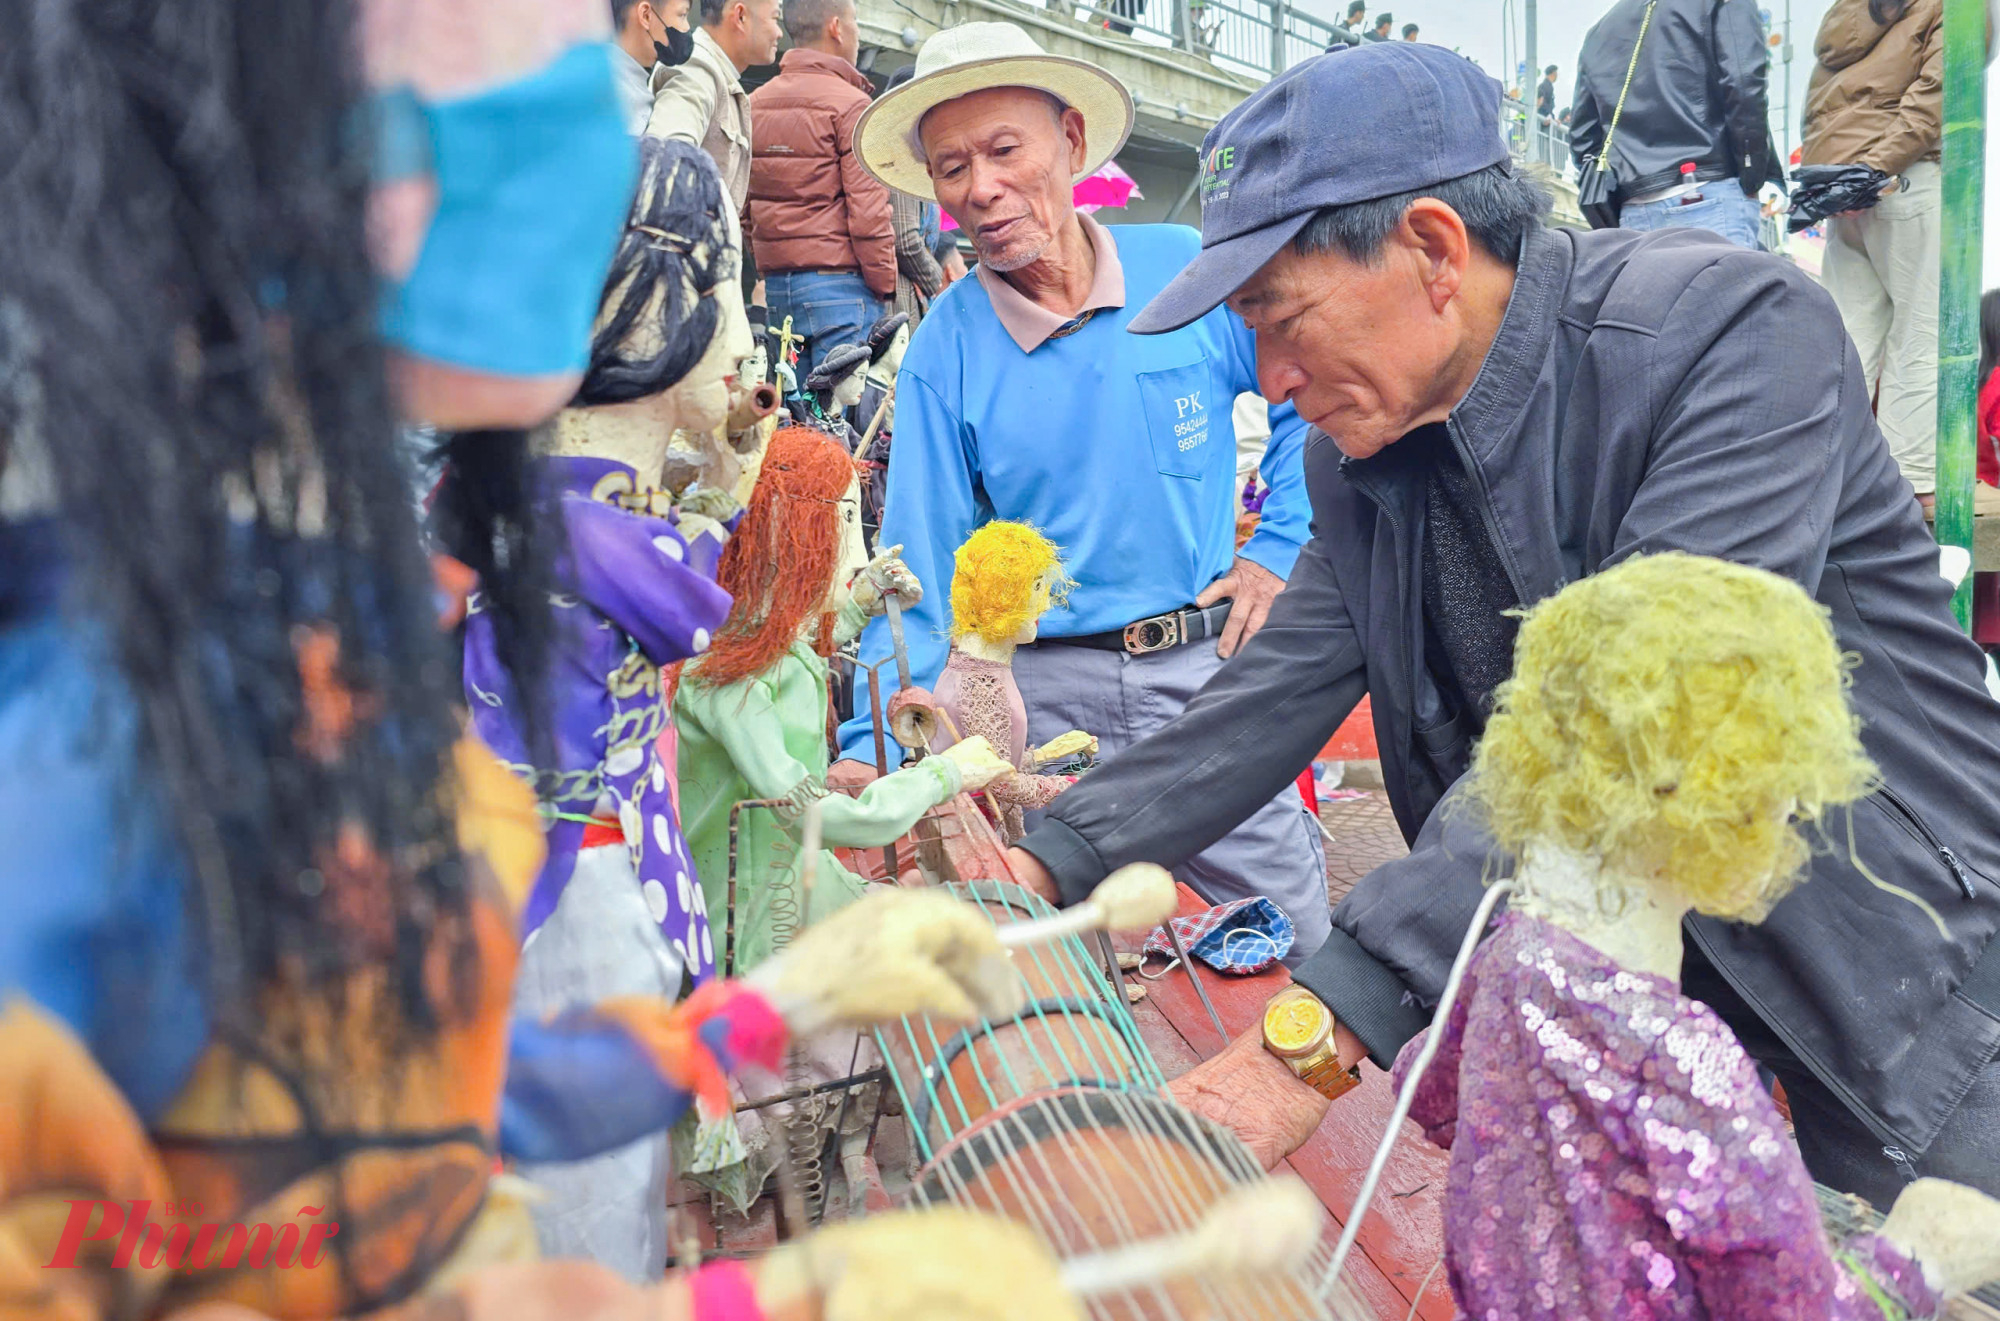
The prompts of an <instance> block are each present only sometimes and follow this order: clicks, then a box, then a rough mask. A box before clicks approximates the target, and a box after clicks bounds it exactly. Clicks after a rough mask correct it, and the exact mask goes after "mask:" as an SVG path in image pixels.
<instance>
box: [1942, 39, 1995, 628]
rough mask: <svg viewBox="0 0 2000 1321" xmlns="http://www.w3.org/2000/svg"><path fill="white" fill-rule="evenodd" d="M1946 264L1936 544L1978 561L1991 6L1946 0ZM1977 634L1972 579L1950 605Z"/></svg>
mask: <svg viewBox="0 0 2000 1321" xmlns="http://www.w3.org/2000/svg"><path fill="white" fill-rule="evenodd" d="M1942 156H1943V159H1942V161H1941V162H1940V165H1939V172H1940V174H1941V175H1942V176H1943V179H1942V188H1943V194H1944V197H1943V204H1944V205H1943V219H1944V226H1943V228H1944V235H1943V240H1942V260H1941V261H1940V270H1939V279H1938V396H1937V496H1936V500H1937V539H1938V544H1939V545H1940V546H1963V547H1964V548H1965V550H1966V553H1967V554H1971V553H1972V490H1973V483H1974V479H1975V473H1976V469H1977V460H1976V458H1975V455H1976V453H1977V449H1978V444H1979V419H1978V400H1979V387H1980V386H1981V385H1982V384H1983V382H1981V381H1979V380H1978V379H1976V378H1977V376H1978V372H1979V291H1980V271H1979V258H1980V244H1981V232H1980V222H1981V214H1980V213H1981V211H1982V209H1983V207H1982V202H1983V199H1984V192H1985V186H1986V178H1985V173H1986V4H1985V0H1945V6H1944V140H1943V149H1942ZM1951 606H1952V611H1953V612H1954V613H1955V614H1956V615H1957V616H1958V623H1959V627H1961V628H1967V629H1969V628H1970V627H1971V626H1972V575H1971V574H1969V573H1968V574H1967V575H1966V576H1965V577H1964V579H1963V580H1961V581H1960V583H1959V585H1958V591H1957V593H1956V594H1955V595H1953V597H1952V601H1951Z"/></svg>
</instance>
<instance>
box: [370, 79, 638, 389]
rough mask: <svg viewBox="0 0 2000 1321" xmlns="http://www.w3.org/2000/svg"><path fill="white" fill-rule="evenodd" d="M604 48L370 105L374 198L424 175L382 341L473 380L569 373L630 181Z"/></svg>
mask: <svg viewBox="0 0 2000 1321" xmlns="http://www.w3.org/2000/svg"><path fill="white" fill-rule="evenodd" d="M610 49H611V48H610V47H609V46H608V45H606V44H603V43H597V42H592V43H586V44H583V45H579V46H576V47H573V48H572V49H570V50H569V51H567V52H565V53H564V54H562V55H560V56H558V57H557V58H556V59H555V60H554V61H553V62H551V63H550V64H549V65H548V66H547V67H546V68H544V69H542V70H540V71H539V72H537V73H535V74H533V75H531V76H529V77H526V78H522V79H519V80H517V81H515V82H511V83H507V84H505V85H503V86H500V87H495V88H492V89H489V90H486V91H481V92H478V93H476V94H474V95H471V96H466V97H461V98H457V99H454V100H449V101H438V102H424V101H421V100H419V99H418V98H417V96H416V95H415V94H414V93H413V92H411V91H410V90H409V89H407V88H403V89H397V90H390V91H386V92H383V93H380V94H378V95H377V96H376V98H375V102H374V105H373V107H372V109H373V110H374V112H375V132H376V162H377V163H376V182H377V183H378V184H380V183H387V182H391V181H394V180H397V179H404V178H409V177H411V176H413V175H418V174H428V175H431V176H432V177H433V178H434V179H435V181H436V185H437V208H436V211H435V213H434V214H433V216H432V219H431V223H430V228H429V231H428V232H427V233H426V235H425V237H424V243H423V248H422V250H421V252H420V253H419V255H418V257H417V261H416V264H415V266H414V267H413V268H412V269H411V271H410V273H409V275H408V277H407V278H405V279H403V280H402V281H401V282H399V283H393V284H391V285H390V286H389V287H388V288H387V289H386V290H385V291H384V297H383V304H382V333H383V335H384V336H385V337H386V338H387V339H388V341H389V342H390V344H391V345H393V346H394V347H395V348H398V349H400V350H402V351H403V352H405V353H408V354H411V355H413V356H416V357H420V358H428V359H432V360H435V361H437V362H442V363H446V364H449V365H451V366H454V367H459V368H464V369H466V370H469V371H474V372H484V373H490V374H492V375H496V376H508V377H543V376H552V375H559V374H561V373H565V372H575V371H581V370H582V369H583V367H584V366H585V364H586V362H587V360H588V357H589V350H590V328H591V323H592V321H593V320H594V319H595V318H596V315H597V306H598V300H599V298H600V296H601V295H602V294H603V292H604V278H605V274H606V272H607V271H608V270H609V269H610V265H611V257H612V253H613V252H614V250H615V249H616V247H617V244H618V238H619V235H620V233H621V232H622V231H623V229H624V224H625V215H626V212H627V210H628V208H629V207H630V206H631V203H632V190H633V187H634V185H635V182H636V180H637V176H638V160H637V154H636V153H635V152H634V150H633V143H632V138H631V136H630V134H629V133H627V132H626V129H625V124H624V115H623V112H622V110H621V109H620V106H619V102H618V95H617V90H616V87H615V84H614V83H613V80H612V65H611V59H610Z"/></svg>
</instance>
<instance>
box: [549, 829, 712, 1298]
mask: <svg viewBox="0 0 2000 1321" xmlns="http://www.w3.org/2000/svg"><path fill="white" fill-rule="evenodd" d="M680 990H681V965H680V959H679V958H678V957H676V955H675V954H674V950H673V947H672V946H671V945H669V944H667V942H666V939H665V938H664V937H663V936H661V935H660V928H659V924H658V923H656V922H654V921H653V917H652V914H651V913H650V912H648V911H647V909H646V900H645V896H644V895H642V894H641V893H640V891H639V878H638V876H637V875H636V874H635V873H634V872H633V870H632V864H631V862H630V861H629V860H628V859H627V857H626V854H625V847H624V845H622V844H615V845H603V846H599V847H597V848H590V849H584V850H583V851H582V852H580V853H578V854H577V858H576V871H575V872H573V873H572V874H571V876H570V879H569V884H568V885H566V886H564V887H563V893H562V899H561V900H560V901H559V902H558V903H557V904H556V911H555V912H553V913H551V914H549V919H548V921H546V922H544V923H543V924H542V925H541V927H540V929H539V930H537V931H536V932H535V934H534V935H533V936H531V937H529V939H528V943H527V946H526V947H525V948H523V949H522V951H521V966H520V971H519V972H518V974H517V975H516V976H515V979H514V1012H515V1013H516V1014H520V1015H523V1016H532V1017H535V1018H545V1017H547V1016H549V1015H551V1014H555V1013H558V1012H560V1011H562V1010H565V1009H575V1008H580V1007H582V1006H585V1005H591V1004H595V1003H596V1002H597V1001H599V1000H604V999H608V998H609V997H611V996H616V995H658V996H663V997H665V998H666V999H668V1000H673V999H675V998H677V997H678V996H679V995H680ZM519 1173H520V1174H521V1176H522V1177H523V1178H525V1179H527V1180H528V1181H529V1182H530V1183H533V1184H534V1185H535V1187H536V1188H538V1189H539V1190H540V1191H541V1193H542V1195H543V1196H542V1199H541V1200H540V1201H538V1202H536V1203H535V1205H534V1206H533V1207H532V1208H531V1213H532V1215H533V1216H534V1220H535V1237H536V1239H537V1240H538V1241H539V1243H540V1245H541V1250H542V1255H543V1256H544V1257H551V1258H554V1257H585V1258H588V1259H590V1260H592V1261H595V1262H596V1263H597V1264H598V1265H600V1266H604V1267H607V1268H609V1269H611V1270H613V1271H616V1272H617V1273H618V1274H620V1275H622V1276H624V1277H625V1278H626V1279H628V1280H630V1281H632V1282H633V1283H634V1284H651V1283H653V1282H654V1281H656V1280H658V1279H659V1278H660V1277H661V1276H662V1275H663V1274H665V1273H666V1269H667V1194H668V1192H669V1191H670V1184H669V1171H668V1153H667V1135H666V1134H665V1133H664V1132H662V1133H658V1134H655V1135H654V1136H652V1137H648V1138H641V1139H639V1140H638V1141H637V1142H634V1143H631V1144H629V1145H627V1146H623V1147H619V1148H618V1149H617V1150H615V1151H607V1152H605V1153H604V1154H603V1155H601V1156H593V1157H591V1158H590V1159H588V1160H580V1161H571V1162H566V1163H561V1164H527V1163H523V1164H522V1165H521V1167H520V1170H519Z"/></svg>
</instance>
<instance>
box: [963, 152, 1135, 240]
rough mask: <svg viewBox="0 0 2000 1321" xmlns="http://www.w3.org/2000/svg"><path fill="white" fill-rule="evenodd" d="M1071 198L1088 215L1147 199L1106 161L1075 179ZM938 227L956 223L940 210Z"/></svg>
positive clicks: (1127, 177) (1116, 164)
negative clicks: (1103, 209)
mask: <svg viewBox="0 0 2000 1321" xmlns="http://www.w3.org/2000/svg"><path fill="white" fill-rule="evenodd" d="M1070 197H1071V198H1072V199H1074V200H1075V202H1076V209H1077V210H1079V211H1082V212H1084V213H1085V214H1088V213H1090V212H1092V211H1096V210H1098V209H1100V208H1102V207H1107V206H1112V207H1117V206H1124V205H1126V204H1127V203H1129V202H1130V201H1131V200H1132V199H1133V198H1135V197H1136V198H1138V199H1139V200H1140V201H1144V200H1145V198H1146V195H1145V194H1144V193H1142V192H1140V191H1139V184H1138V181H1137V180H1135V179H1133V177H1132V176H1131V175H1129V174H1127V173H1125V171H1123V170H1121V169H1119V168H1118V162H1116V161H1106V162H1104V164H1103V165H1101V166H1099V167H1098V168H1097V169H1096V170H1094V171H1093V172H1091V173H1089V174H1086V175H1084V176H1083V178H1081V179H1078V180H1077V181H1076V187H1074V188H1072V189H1071V190H1070ZM938 225H939V227H940V228H942V229H944V230H945V231H947V232H949V231H951V230H954V229H957V228H958V222H957V221H956V220H953V219H952V218H951V215H950V213H949V212H947V211H944V210H943V209H940V210H939V211H938Z"/></svg>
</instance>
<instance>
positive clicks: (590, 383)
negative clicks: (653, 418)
mask: <svg viewBox="0 0 2000 1321" xmlns="http://www.w3.org/2000/svg"><path fill="white" fill-rule="evenodd" d="M728 206H729V203H728V201H727V194H725V193H724V192H723V188H722V175H721V174H720V173H719V172H718V171H717V170H716V168H715V162H714V161H712V160H710V159H709V157H708V153H707V152H704V151H703V150H701V148H699V147H696V146H693V145H691V144H689V143H685V142H679V141H670V140H668V139H664V138H654V137H648V138H644V139H642V140H641V141H640V144H639V193H638V199H637V200H636V201H634V202H633V204H632V213H631V215H630V217H629V218H628V219H627V220H626V223H625V233H624V236H623V237H622V238H620V239H619V240H618V253H617V255H616V256H615V257H613V258H612V261H611V274H610V275H609V277H607V278H606V280H605V282H604V299H603V306H604V308H605V309H606V310H608V311H609V313H610V315H609V316H608V317H605V318H604V320H603V322H602V324H601V325H600V326H599V327H598V329H597V331H596V333H595V334H594V335H593V336H592V338H591V343H590V366H589V368H588V369H587V370H586V371H585V372H584V376H583V384H582V385H581V386H579V387H578V388H577V392H576V398H575V399H574V400H573V401H572V403H573V404H574V405H576V406H578V407H588V406H591V405H597V404H623V403H629V402H630V401H632V400H634V399H643V398H645V397H646V396H647V395H652V394H658V393H659V392H660V391H662V390H665V389H668V388H669V387H671V386H672V385H674V384H675V383H676V382H677V381H679V380H680V379H681V378H682V377H684V376H686V375H687V374H688V372H689V371H691V370H693V368H694V365H695V363H697V362H699V361H701V355H702V354H704V353H706V352H707V351H708V344H709V341H710V340H712V339H714V338H715V333H716V330H717V328H718V327H719V326H720V324H721V312H720V311H719V309H718V308H717V307H716V305H715V300H714V298H712V297H710V295H711V294H712V293H713V292H714V291H715V290H716V289H718V288H720V287H721V285H722V284H723V282H724V281H726V280H733V279H736V278H737V277H738V275H739V274H740V273H741V271H742V255H741V252H740V250H739V248H738V246H737V244H736V242H735V240H734V233H733V230H732V228H731V225H730V218H729V211H728ZM635 339H636V340H638V341H639V342H640V343H641V344H651V343H654V342H657V343H658V345H659V347H658V348H657V349H653V350H651V351H644V350H642V351H639V352H637V353H636V354H634V353H633V350H632V349H631V348H630V347H629V345H630V342H631V341H633V340H635ZM628 355H632V356H628Z"/></svg>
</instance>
